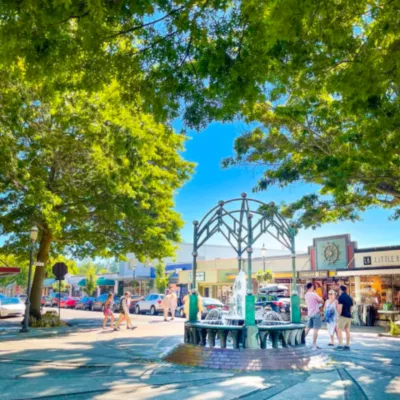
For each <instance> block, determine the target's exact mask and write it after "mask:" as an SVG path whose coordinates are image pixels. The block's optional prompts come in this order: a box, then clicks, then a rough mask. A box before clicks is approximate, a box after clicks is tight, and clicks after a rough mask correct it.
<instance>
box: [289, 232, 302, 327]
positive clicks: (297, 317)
mask: <svg viewBox="0 0 400 400" xmlns="http://www.w3.org/2000/svg"><path fill="white" fill-rule="evenodd" d="M290 235H291V237H290V242H291V251H292V295H291V306H290V311H291V320H292V322H293V323H294V324H298V323H300V322H301V313H300V298H299V294H298V293H297V285H296V283H297V274H296V249H295V243H294V236H295V231H294V229H293V228H291V229H290Z"/></svg>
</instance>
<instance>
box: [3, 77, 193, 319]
mask: <svg viewBox="0 0 400 400" xmlns="http://www.w3.org/2000/svg"><path fill="white" fill-rule="evenodd" d="M10 73H11V74H12V72H10ZM8 78H9V77H8ZM12 78H13V79H4V80H2V81H1V82H0V86H1V89H0V92H1V93H2V95H1V96H0V107H1V118H0V132H1V133H0V192H1V193H2V195H1V196H0V234H1V235H5V236H6V238H7V239H6V242H5V244H4V246H3V248H4V249H3V251H4V252H9V253H15V254H21V253H22V252H23V251H26V252H27V253H26V254H28V250H27V248H28V246H29V243H28V242H29V230H30V227H31V226H32V225H37V226H38V227H39V230H40V235H39V239H38V250H37V257H36V258H37V260H38V261H41V262H44V263H45V264H48V261H49V257H50V256H51V255H57V254H61V253H65V254H68V255H69V256H70V257H76V258H84V257H96V256H103V257H106V256H110V255H113V256H117V257H118V256H119V255H123V254H125V253H126V252H128V251H129V252H134V253H135V255H136V256H137V257H139V258H144V257H151V258H163V257H165V256H170V255H172V254H173V252H174V245H173V242H177V241H179V230H180V228H181V226H182V221H181V218H180V215H179V214H178V213H177V212H176V211H174V210H173V207H174V200H173V196H174V193H175V191H176V190H177V189H178V188H179V187H180V186H181V185H182V184H183V183H184V182H185V181H186V180H187V179H188V177H189V174H190V172H191V169H192V165H191V164H190V163H187V162H186V161H184V160H183V159H182V157H181V156H180V154H179V152H180V151H182V150H183V143H184V137H183V136H181V135H178V134H176V133H175V132H174V131H173V130H172V129H170V128H168V127H167V126H165V125H161V124H159V123H156V122H155V121H154V118H153V117H152V116H151V115H149V114H146V113H144V112H142V111H141V104H140V100H139V99H138V100H137V101H136V103H130V104H129V105H128V104H127V103H125V104H124V103H123V102H122V101H121V95H120V88H119V85H118V84H117V83H115V82H114V83H111V84H110V85H107V86H104V87H103V89H102V90H101V91H98V92H95V93H88V92H86V91H78V90H77V91H71V92H61V93H56V94H54V93H52V95H51V97H50V100H51V101H50V100H49V97H48V93H47V92H46V90H44V89H43V88H42V87H41V86H40V85H36V86H35V85H30V84H28V83H27V81H25V80H24V79H16V78H17V77H16V76H12ZM18 78H20V77H18ZM44 277H45V268H43V267H36V270H35V276H34V280H33V286H32V294H31V303H32V308H31V313H32V314H33V315H34V316H36V317H40V316H39V315H40V314H39V309H40V296H41V288H42V283H43V279H44Z"/></svg>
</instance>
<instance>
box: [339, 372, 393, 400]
mask: <svg viewBox="0 0 400 400" xmlns="http://www.w3.org/2000/svg"><path fill="white" fill-rule="evenodd" d="M346 371H347V372H348V373H349V375H350V376H351V377H352V378H353V379H354V381H356V382H357V384H358V385H359V386H360V387H361V389H362V390H363V392H364V393H365V394H366V396H367V398H369V399H385V400H392V399H393V400H394V399H397V400H398V399H399V398H400V377H398V376H397V377H393V376H392V377H388V376H387V375H384V374H382V373H380V372H373V371H371V370H368V369H366V368H364V367H354V368H347V369H346Z"/></svg>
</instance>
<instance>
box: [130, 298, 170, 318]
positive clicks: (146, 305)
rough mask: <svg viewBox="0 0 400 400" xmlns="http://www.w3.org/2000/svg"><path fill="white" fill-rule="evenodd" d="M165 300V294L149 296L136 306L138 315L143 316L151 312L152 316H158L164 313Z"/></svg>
mask: <svg viewBox="0 0 400 400" xmlns="http://www.w3.org/2000/svg"><path fill="white" fill-rule="evenodd" d="M163 299H164V295H163V294H157V293H154V294H149V295H148V296H146V297H145V298H144V299H143V300H141V301H139V302H138V303H137V304H136V306H135V312H136V314H143V313H147V312H149V313H150V314H151V315H156V314H158V313H161V312H163V306H162V302H163Z"/></svg>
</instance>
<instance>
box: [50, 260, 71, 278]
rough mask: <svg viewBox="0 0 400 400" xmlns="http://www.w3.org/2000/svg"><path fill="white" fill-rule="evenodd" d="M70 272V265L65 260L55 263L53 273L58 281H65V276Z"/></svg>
mask: <svg viewBox="0 0 400 400" xmlns="http://www.w3.org/2000/svg"><path fill="white" fill-rule="evenodd" d="M67 273H68V267H67V265H66V264H65V263H63V262H58V263H56V264H54V265H53V274H54V276H55V277H56V279H57V280H58V281H63V280H64V276H65V275H67Z"/></svg>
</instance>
